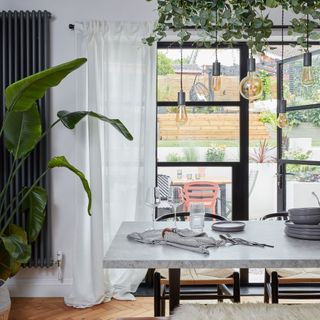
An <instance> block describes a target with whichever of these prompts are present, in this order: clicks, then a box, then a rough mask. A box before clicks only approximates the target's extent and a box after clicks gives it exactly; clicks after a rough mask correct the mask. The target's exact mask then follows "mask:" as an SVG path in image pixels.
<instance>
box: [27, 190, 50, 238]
mask: <svg viewBox="0 0 320 320" xmlns="http://www.w3.org/2000/svg"><path fill="white" fill-rule="evenodd" d="M23 192H24V193H27V192H28V196H27V197H26V199H25V201H24V203H23V212H24V214H27V235H28V242H29V243H31V242H33V241H35V240H37V238H38V235H39V233H40V231H41V229H42V225H43V222H44V219H45V217H46V211H45V208H46V205H47V200H48V195H47V192H46V190H45V189H43V188H41V187H34V188H33V189H31V190H30V188H25V189H24V190H23Z"/></svg>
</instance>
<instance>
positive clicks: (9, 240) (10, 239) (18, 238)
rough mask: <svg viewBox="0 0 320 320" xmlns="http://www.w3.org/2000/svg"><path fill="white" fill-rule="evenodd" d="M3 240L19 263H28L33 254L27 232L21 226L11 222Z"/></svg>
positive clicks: (10, 253) (11, 255)
mask: <svg viewBox="0 0 320 320" xmlns="http://www.w3.org/2000/svg"><path fill="white" fill-rule="evenodd" d="M1 240H2V242H3V245H4V247H5V249H6V250H7V252H8V253H9V255H10V257H12V258H13V259H14V260H16V261H17V262H19V263H27V262H28V261H29V259H30V256H31V246H30V245H29V244H28V240H27V233H26V232H25V231H24V230H23V229H22V228H21V227H19V226H17V225H15V224H10V225H9V227H8V232H6V235H4V236H1Z"/></svg>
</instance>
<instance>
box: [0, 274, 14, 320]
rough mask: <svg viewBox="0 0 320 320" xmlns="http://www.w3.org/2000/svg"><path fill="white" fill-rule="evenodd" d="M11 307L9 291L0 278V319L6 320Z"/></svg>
mask: <svg viewBox="0 0 320 320" xmlns="http://www.w3.org/2000/svg"><path fill="white" fill-rule="evenodd" d="M10 308H11V300H10V293H9V290H8V288H7V286H6V283H5V282H4V281H3V280H0V320H8V319H9V312H10Z"/></svg>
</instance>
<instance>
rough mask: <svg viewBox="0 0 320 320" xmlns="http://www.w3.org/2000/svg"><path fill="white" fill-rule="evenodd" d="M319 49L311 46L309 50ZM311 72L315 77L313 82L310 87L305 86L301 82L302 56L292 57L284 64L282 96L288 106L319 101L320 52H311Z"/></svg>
mask: <svg viewBox="0 0 320 320" xmlns="http://www.w3.org/2000/svg"><path fill="white" fill-rule="evenodd" d="M317 49H319V46H312V48H311V51H315V50H317ZM312 65H313V74H314V77H315V84H314V85H313V86H310V87H305V86H303V85H302V84H301V75H302V68H303V56H302V55H301V52H300V56H299V58H298V59H294V60H292V61H289V62H285V64H284V68H283V71H284V78H283V84H284V96H285V99H287V103H288V106H289V107H292V106H303V105H308V104H315V103H319V98H320V82H319V72H320V52H319V51H315V52H313V58H312Z"/></svg>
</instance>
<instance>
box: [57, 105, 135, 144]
mask: <svg viewBox="0 0 320 320" xmlns="http://www.w3.org/2000/svg"><path fill="white" fill-rule="evenodd" d="M57 116H58V117H59V119H60V120H61V122H62V123H63V124H64V125H65V127H67V128H68V129H74V127H75V126H76V124H78V122H80V121H81V120H82V119H83V118H84V117H85V116H90V117H94V118H97V119H99V120H102V121H105V122H107V123H109V124H111V125H112V126H113V127H114V128H115V129H116V130H118V131H119V132H120V133H121V134H122V135H123V136H124V137H125V138H127V139H128V140H133V137H132V135H131V133H130V132H129V130H128V129H127V128H126V127H125V125H124V124H123V123H122V122H121V121H120V120H119V119H110V118H107V117H105V116H103V115H101V114H98V113H95V112H93V111H76V112H68V111H65V110H62V111H59V112H58V114H57Z"/></svg>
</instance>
